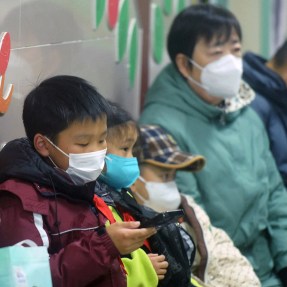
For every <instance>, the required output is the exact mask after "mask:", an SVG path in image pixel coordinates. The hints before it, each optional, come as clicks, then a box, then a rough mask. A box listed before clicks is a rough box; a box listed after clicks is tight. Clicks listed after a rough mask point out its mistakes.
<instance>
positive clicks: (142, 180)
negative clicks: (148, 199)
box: [138, 175, 146, 184]
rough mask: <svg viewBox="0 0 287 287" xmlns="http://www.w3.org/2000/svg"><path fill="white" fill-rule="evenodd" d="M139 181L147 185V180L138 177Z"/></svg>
mask: <svg viewBox="0 0 287 287" xmlns="http://www.w3.org/2000/svg"><path fill="white" fill-rule="evenodd" d="M138 179H139V180H140V181H141V182H143V183H144V184H146V180H145V179H144V178H143V177H142V176H141V175H140V176H139V177H138Z"/></svg>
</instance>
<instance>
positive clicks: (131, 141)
mask: <svg viewBox="0 0 287 287" xmlns="http://www.w3.org/2000/svg"><path fill="white" fill-rule="evenodd" d="M116 128H117V127H115V129H116ZM111 129H113V128H111ZM111 134H112V133H111ZM137 138H138V132H137V130H136V128H134V129H129V130H127V132H126V133H125V135H124V136H123V137H121V138H120V137H119V136H118V137H115V138H112V136H111V138H109V137H108V138H107V148H108V150H107V154H109V153H111V154H115V155H117V156H121V157H126V158H130V157H133V147H134V145H135V143H136V141H137Z"/></svg>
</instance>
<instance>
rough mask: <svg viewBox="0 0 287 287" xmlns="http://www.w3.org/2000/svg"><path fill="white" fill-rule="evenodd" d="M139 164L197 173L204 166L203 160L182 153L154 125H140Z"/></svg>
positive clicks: (169, 138) (173, 141) (170, 137)
mask: <svg viewBox="0 0 287 287" xmlns="http://www.w3.org/2000/svg"><path fill="white" fill-rule="evenodd" d="M140 131H141V135H140V136H141V147H142V152H141V155H140V159H139V162H150V161H153V162H157V163H158V165H160V166H162V167H165V165H166V167H167V168H180V169H188V170H192V171H198V170H200V169H202V167H203V166H204V162H205V161H204V158H203V157H202V156H198V155H192V154H190V153H186V152H183V151H181V150H180V149H179V147H178V146H177V144H176V142H175V140H174V139H173V138H172V136H171V135H169V134H167V133H166V132H165V131H164V130H163V129H162V128H161V127H159V126H156V125H142V126H140Z"/></svg>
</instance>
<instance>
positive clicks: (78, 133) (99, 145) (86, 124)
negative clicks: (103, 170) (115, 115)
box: [46, 116, 107, 170]
mask: <svg viewBox="0 0 287 287" xmlns="http://www.w3.org/2000/svg"><path fill="white" fill-rule="evenodd" d="M106 136H107V119H106V116H102V117H99V118H98V119H97V120H96V121H93V120H92V119H87V120H85V121H83V122H77V121H75V122H73V123H72V124H71V125H70V126H69V127H68V128H67V129H65V130H63V131H62V132H60V133H59V134H58V136H57V142H55V144H56V145H57V146H58V147H59V148H60V149H61V150H62V151H63V152H65V153H66V154H69V153H76V154H77V153H88V152H95V151H99V150H102V149H105V148H106V147H107V144H106ZM46 147H47V149H48V151H49V156H50V157H51V159H52V160H53V162H54V163H55V164H56V165H57V166H58V167H59V168H61V169H63V170H66V169H67V168H68V167H69V158H68V157H67V156H66V155H64V154H63V153H61V152H60V151H59V150H57V149H56V148H55V147H54V146H53V145H52V144H50V143H49V142H48V141H47V140H46Z"/></svg>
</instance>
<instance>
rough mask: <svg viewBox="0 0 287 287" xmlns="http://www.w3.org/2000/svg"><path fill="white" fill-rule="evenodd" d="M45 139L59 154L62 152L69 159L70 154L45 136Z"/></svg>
mask: <svg viewBox="0 0 287 287" xmlns="http://www.w3.org/2000/svg"><path fill="white" fill-rule="evenodd" d="M44 137H45V139H46V140H47V141H48V142H49V143H50V144H51V145H52V146H53V147H54V148H55V149H57V150H58V151H59V152H61V153H62V154H64V155H65V156H66V157H69V155H68V154H66V153H65V152H64V151H62V150H61V149H60V148H59V147H58V146H56V145H55V144H54V143H53V142H52V141H51V140H50V139H49V138H48V137H46V136H44Z"/></svg>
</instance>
